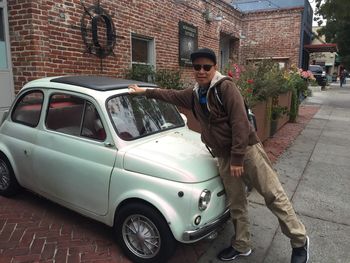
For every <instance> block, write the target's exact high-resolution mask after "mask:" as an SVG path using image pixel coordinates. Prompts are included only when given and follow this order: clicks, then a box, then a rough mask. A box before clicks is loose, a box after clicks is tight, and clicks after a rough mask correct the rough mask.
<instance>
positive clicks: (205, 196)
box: [198, 189, 211, 211]
mask: <svg viewBox="0 0 350 263" xmlns="http://www.w3.org/2000/svg"><path fill="white" fill-rule="evenodd" d="M210 197H211V192H210V191H209V190H207V189H204V190H203V191H202V193H201V194H200V196H199V201H198V209H199V210H200V211H204V210H205V209H207V207H208V205H209V202H210Z"/></svg>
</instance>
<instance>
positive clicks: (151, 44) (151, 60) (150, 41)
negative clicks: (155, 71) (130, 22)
mask: <svg viewBox="0 0 350 263" xmlns="http://www.w3.org/2000/svg"><path fill="white" fill-rule="evenodd" d="M130 39H131V42H130V43H131V45H130V50H131V57H130V59H131V64H132V65H149V66H152V67H153V68H155V61H156V58H155V54H156V52H155V41H154V38H150V37H145V36H141V35H138V34H134V33H131V38H130ZM133 39H138V40H142V41H145V42H147V53H148V61H147V63H141V62H136V61H135V62H134V61H133V60H132V41H133Z"/></svg>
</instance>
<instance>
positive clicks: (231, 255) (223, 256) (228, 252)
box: [218, 247, 252, 261]
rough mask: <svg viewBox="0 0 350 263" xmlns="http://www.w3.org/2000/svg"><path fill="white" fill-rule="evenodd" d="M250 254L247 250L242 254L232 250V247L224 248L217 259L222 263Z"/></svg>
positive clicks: (250, 251)
mask: <svg viewBox="0 0 350 263" xmlns="http://www.w3.org/2000/svg"><path fill="white" fill-rule="evenodd" d="M251 253H252V250H251V249H249V250H248V252H245V253H242V252H239V251H237V250H236V249H234V248H233V247H228V248H225V249H224V250H223V251H221V252H220V253H219V255H218V258H219V259H220V260H222V261H229V260H234V259H235V258H237V257H239V256H243V257H247V256H249V255H250V254H251Z"/></svg>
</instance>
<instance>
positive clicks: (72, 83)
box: [0, 76, 229, 262]
mask: <svg viewBox="0 0 350 263" xmlns="http://www.w3.org/2000/svg"><path fill="white" fill-rule="evenodd" d="M133 83H135V84H138V85H139V86H141V87H146V88H154V87H155V85H153V84H149V83H143V82H136V81H129V80H120V79H114V78H108V77H94V76H62V77H51V78H44V79H39V80H35V81H32V82H30V83H28V84H26V85H25V86H24V87H23V88H22V90H21V91H20V92H19V94H18V95H17V97H16V99H15V101H14V103H13V105H12V106H11V108H10V110H9V112H8V114H7V116H5V118H4V119H3V120H2V123H1V124H0V125H1V126H0V194H1V195H3V196H12V195H14V194H16V193H17V192H18V191H20V190H21V188H27V189H29V190H31V191H33V192H35V193H38V194H40V195H42V196H44V197H45V198H48V199H50V200H52V201H54V202H57V203H59V204H61V205H63V206H65V207H67V208H69V209H72V210H74V211H76V212H78V213H81V214H83V215H85V216H87V217H90V218H93V219H95V220H97V221H100V222H103V223H104V224H106V225H108V226H111V227H113V229H114V230H113V231H114V233H115V235H116V236H117V239H118V241H119V243H120V246H121V248H122V249H123V251H124V253H125V254H126V255H127V256H128V257H129V258H130V259H131V260H132V261H133V262H165V261H166V260H167V259H168V258H169V257H170V256H171V255H172V253H173V252H174V250H175V246H176V243H177V241H179V242H183V243H192V242H195V241H198V240H200V239H202V238H205V237H207V236H209V235H211V234H212V233H213V232H214V231H215V230H216V229H217V228H218V227H219V226H221V225H222V224H223V223H224V222H225V221H226V220H227V219H228V218H229V212H228V210H227V208H226V203H225V191H224V188H223V185H222V183H221V180H220V177H219V176H218V169H217V164H216V160H215V159H214V158H213V157H212V156H211V155H210V154H209V153H208V151H207V149H206V148H205V146H204V145H203V144H202V143H201V140H200V135H199V134H198V133H195V132H193V131H191V130H189V129H188V127H187V125H186V122H185V118H184V117H182V116H181V114H180V113H179V112H178V110H177V109H176V107H174V106H173V105H171V104H167V103H164V102H162V101H158V100H155V99H147V98H146V97H144V96H135V95H130V94H129V93H128V86H129V85H130V84H133Z"/></svg>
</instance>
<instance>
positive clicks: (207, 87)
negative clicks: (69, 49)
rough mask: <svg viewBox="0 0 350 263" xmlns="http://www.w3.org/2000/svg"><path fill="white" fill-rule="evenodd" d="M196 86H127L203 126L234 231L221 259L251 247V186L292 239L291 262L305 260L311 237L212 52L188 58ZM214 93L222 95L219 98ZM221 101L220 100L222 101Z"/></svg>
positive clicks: (248, 251)
mask: <svg viewBox="0 0 350 263" xmlns="http://www.w3.org/2000/svg"><path fill="white" fill-rule="evenodd" d="M191 60H192V64H193V65H192V66H193V70H194V71H193V74H194V78H195V80H196V84H195V86H194V88H187V89H184V90H168V89H145V88H140V87H138V86H137V85H131V86H129V88H130V93H131V94H139V95H145V96H146V97H148V98H155V99H160V100H163V101H166V102H169V103H172V104H175V105H178V106H181V107H184V108H187V109H190V110H191V109H192V110H193V112H194V114H195V116H196V117H197V119H198V121H199V123H200V125H201V131H202V132H201V139H202V141H203V143H205V144H206V145H207V146H208V147H209V148H210V149H211V151H212V153H213V154H214V155H215V156H217V158H218V164H219V173H220V177H221V179H222V182H223V184H224V187H225V191H226V195H227V198H228V200H229V203H230V205H229V208H230V212H231V219H232V222H233V225H234V228H235V233H234V235H233V237H232V242H231V244H230V246H229V247H227V248H225V249H224V250H222V251H221V252H220V253H219V254H218V258H219V259H220V260H222V261H229V260H233V259H235V258H237V257H239V256H249V255H250V254H251V252H252V243H251V239H250V231H249V217H248V200H247V195H246V191H245V189H246V184H249V185H252V186H253V187H254V188H255V189H256V190H257V191H258V192H259V193H260V194H261V195H262V196H263V197H264V199H265V203H266V206H267V207H268V208H269V209H270V210H271V212H272V213H273V214H274V215H276V217H277V218H278V221H279V223H280V226H281V229H282V232H283V233H284V234H285V235H286V236H287V237H289V238H290V242H291V245H292V248H293V249H292V257H291V262H292V263H305V262H307V261H308V258H309V238H308V237H307V235H306V230H305V227H304V225H303V224H302V223H301V222H300V221H299V220H298V218H297V216H296V214H295V212H294V209H293V207H292V204H291V203H290V201H289V199H288V197H287V195H286V193H285V192H284V190H283V188H282V186H281V183H280V182H279V179H278V175H277V174H276V172H275V170H274V169H273V167H272V165H271V162H270V160H269V159H268V156H267V154H266V153H265V151H264V149H263V146H262V144H261V142H260V140H259V138H258V136H257V134H256V132H255V129H254V128H253V126H252V125H251V124H250V122H249V120H248V117H247V112H246V108H245V105H244V100H243V97H242V96H241V94H240V91H239V89H238V88H237V87H236V86H235V84H234V83H233V81H232V79H231V78H229V77H225V76H223V75H221V74H220V73H219V72H218V71H217V65H216V55H215V53H214V51H213V50H211V49H207V48H203V49H199V50H197V51H195V52H193V53H192V54H191ZM218 93H219V94H221V96H218ZM220 100H221V101H220Z"/></svg>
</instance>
